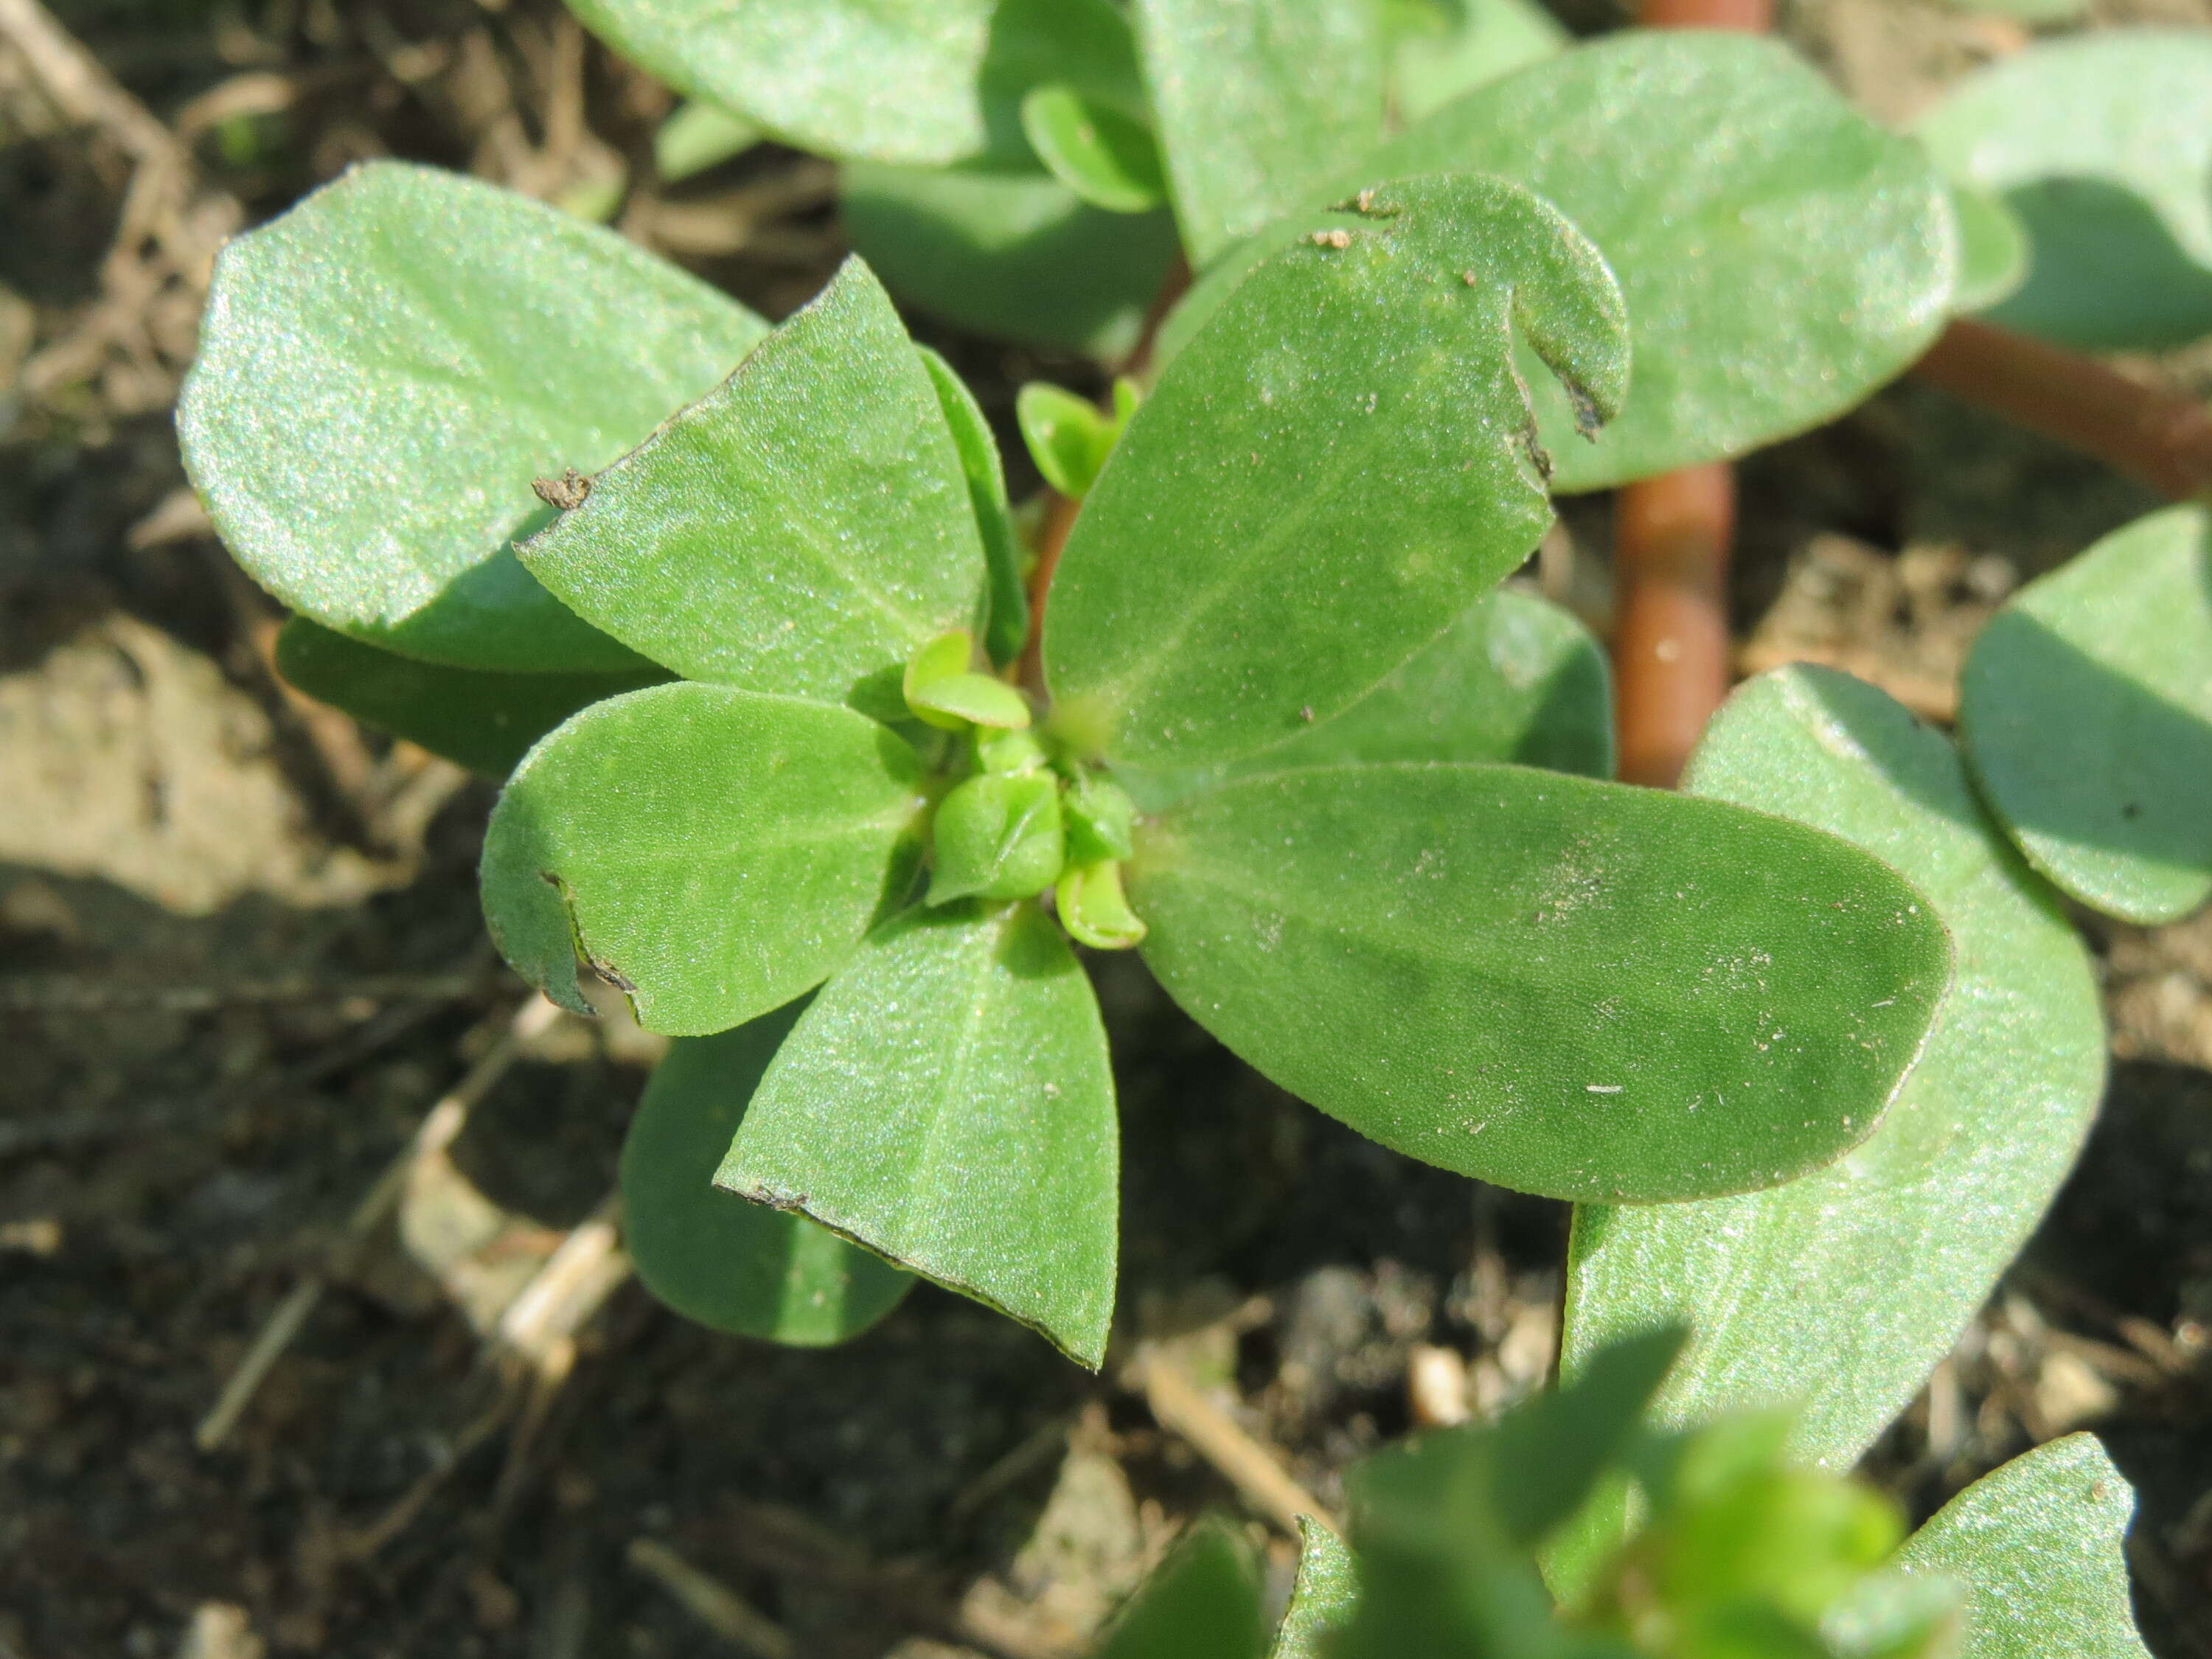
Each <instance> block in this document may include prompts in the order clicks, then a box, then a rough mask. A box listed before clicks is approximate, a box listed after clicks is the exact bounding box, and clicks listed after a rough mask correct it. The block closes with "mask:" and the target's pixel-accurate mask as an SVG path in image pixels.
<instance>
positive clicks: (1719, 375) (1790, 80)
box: [1358, 29, 1958, 490]
mask: <svg viewBox="0 0 2212 1659" xmlns="http://www.w3.org/2000/svg"><path fill="white" fill-rule="evenodd" d="M1462 167H1463V168H1467V169H1468V170H1470V171H1474V172H1480V173H1495V174H1497V175H1498V176H1499V177H1502V178H1506V179H1512V180H1514V181H1515V182H1516V183H1517V184H1521V185H1526V186H1527V187H1528V189H1530V190H1533V191H1535V192H1536V193H1537V194H1538V195H1540V196H1542V197H1545V198H1546V199H1547V200H1548V201H1550V202H1552V203H1553V204H1555V205H1556V206H1557V207H1558V208H1559V210H1560V211H1561V212H1562V213H1564V214H1565V215H1566V216H1568V217H1569V218H1570V219H1571V220H1573V221H1574V222H1575V224H1576V225H1577V227H1579V228H1580V229H1581V230H1582V232H1583V234H1585V235H1586V236H1588V237H1589V239H1590V240H1592V241H1594V242H1595V243H1596V244H1597V246H1599V247H1600V248H1601V249H1602V250H1603V251H1604V253H1605V257H1606V259H1607V262H1608V263H1609V264H1611V265H1612V267H1613V271H1614V272H1615V274H1616V275H1618V276H1619V277H1620V286H1621V291H1622V293H1623V294H1624V295H1626V301H1627V307H1628V318H1629V325H1630V330H1631V334H1632V338H1633V340H1634V342H1635V351H1636V389H1635V395H1634V396H1633V397H1632V398H1630V399H1629V402H1628V405H1627V407H1626V409H1625V410H1623V411H1622V413H1621V416H1620V420H1618V421H1617V422H1613V425H1612V426H1610V427H1609V428H1607V430H1606V431H1605V433H1604V434H1603V435H1601V436H1600V437H1599V439H1598V441H1597V442H1596V444H1595V446H1589V445H1583V444H1578V443H1573V442H1571V441H1569V437H1568V435H1569V434H1570V433H1571V431H1572V430H1573V429H1574V427H1573V411H1572V410H1571V409H1570V408H1569V407H1568V406H1567V404H1565V402H1564V401H1563V400H1562V399H1560V398H1559V397H1558V396H1557V395H1556V394H1555V393H1553V392H1552V391H1551V390H1550V388H1548V387H1547V386H1542V385H1541V384H1540V383H1539V382H1540V381H1541V377H1540V376H1536V377H1532V380H1531V383H1532V386H1534V393H1535V396H1536V397H1537V398H1538V407H1539V410H1540V411H1541V415H1542V417H1543V430H1544V435H1545V438H1546V441H1547V443H1549V444H1550V445H1551V447H1552V449H1553V454H1554V456H1555V457H1556V459H1557V460H1558V462H1559V478H1558V483H1559V488H1561V489H1569V490H1577V489H1601V488H1603V487H1605V486H1607V485H1608V484H1613V483H1620V482H1622V481H1623V480H1625V479H1629V478H1640V477H1649V476H1650V474H1652V473H1655V472H1661V471H1666V470H1667V469H1668V468H1670V467H1678V466H1686V465H1691V464H1692V463H1693V462H1698V461H1706V460H1713V459H1718V458H1721V457H1723V456H1728V455H1735V454H1740V453H1742V452H1743V451H1745V450H1747V449H1750V448H1753V447H1755V446H1757V445H1759V444H1764V443H1771V442H1772V441H1774V440H1775V439H1777V438H1781V437H1785V436H1787V435H1790V434H1791V433H1794V432H1802V431H1803V430H1805V429H1806V428H1808V427H1813V426H1817V425H1819V424H1820V422H1823V421H1826V420H1827V419H1829V418H1831V417H1832V416H1835V415H1838V414H1840V413H1842V412H1843V411H1844V410H1847V409H1850V408H1851V407H1852V406H1853V405H1855V404H1858V403H1859V402H1861V401H1862V400H1863V398H1865V397H1866V395H1867V393H1868V392H1871V391H1872V390H1873V389H1874V388H1875V387H1876V386H1880V385H1881V383H1882V382H1883V381H1885V380H1889V379H1890V378H1892V377H1893V376H1894V375H1896V374H1900V373H1902V372H1903V371H1904V370H1905V368H1907V367H1908V366H1910V365H1911V362H1913V361H1914V360H1915V359H1916V358H1917V357H1918V356H1920V354H1921V352H1922V351H1923V349H1926V347H1927V345H1928V343H1929V342H1930V341H1931V340H1933V339H1934V338H1935V337H1936V331H1937V330H1938V329H1940V328H1941V327H1942V325H1943V322H1944V320H1945V318H1946V317H1947V315H1948V307H1949V301H1950V297H1951V289H1952V285H1953V283H1954V282H1955V281H1956V279H1957V259H1958V254H1957V249H1956V247H1955V246H1954V244H1955V237H1956V232H1955V230H1954V224H1953V220H1952V216H1951V213H1950V209H1949V204H1948V201H1947V200H1946V197H1945V191H1944V186H1943V182H1942V179H1940V178H1939V177H1938V176H1937V175H1936V172H1935V170H1934V168H1933V167H1930V166H1929V162H1928V160H1927V158H1926V157H1925V156H1924V155H1923V154H1922V152H1921V150H1920V149H1919V147H1918V146H1917V145H1916V144H1914V143H1912V142H1911V140H1910V139H1905V138H1899V137H1896V136H1894V135H1893V134H1890V133H1887V132H1884V131H1881V129H1880V128H1878V127H1876V126H1875V125H1873V123H1871V122H1869V120H1868V119H1867V118H1865V117H1864V116H1863V115H1861V114H1859V113H1858V112H1857V111H1856V110H1854V109H1853V108H1852V107H1851V106H1850V105H1849V104H1847V103H1845V102H1844V100H1842V99H1841V98H1840V97H1838V95H1837V94H1835V92H1834V91H1833V90H1832V89H1831V88H1830V87H1829V86H1828V84H1827V82H1825V81H1823V80H1822V79H1821V78H1820V76H1819V75H1818V74H1816V73H1815V72H1814V70H1812V69H1811V68H1810V67H1809V66H1808V65H1807V64H1804V63H1803V62H1802V61H1801V60H1799V59H1798V58H1796V57H1795V56H1793V55H1792V54H1791V53H1790V51H1789V50H1788V48H1786V47H1784V46H1781V45H1780V44H1779V43H1778V42H1775V41H1771V40H1757V39H1754V38H1752V37H1750V36H1746V35H1736V34H1729V33H1722V32H1719V31H1717V30H1703V29H1699V30H1679V31H1667V32H1662V33H1649V34H1640V33H1631V34H1625V35H1620V36H1616V37H1614V38H1613V39H1611V40H1604V41H1601V42H1599V43H1597V44H1595V45H1593V46H1581V47H1578V48H1577V49H1576V50H1574V51H1572V52H1568V53H1566V54H1565V55H1564V56H1562V57H1559V58H1553V59H1551V60H1550V61H1549V62H1547V63H1542V64H1536V65H1534V67H1532V68H1529V69H1525V70H1520V71H1518V72H1517V73H1516V74H1514V75H1511V76H1507V77H1506V78H1504V80H1501V81H1497V82H1492V83H1491V84H1490V85H1489V86H1486V87H1484V88H1480V90H1478V91H1476V92H1474V93H1471V94H1468V96H1467V97H1465V98H1462V99H1461V100H1459V101H1458V102H1456V103H1453V104H1449V105H1447V106H1445V107H1443V109H1440V110H1438V111H1437V112H1436V113H1435V114H1433V115H1431V116H1430V117H1429V118H1427V119H1426V120H1424V121H1421V122H1419V123H1418V124H1416V125H1414V126H1413V127H1411V128H1409V129H1408V130H1407V131H1406V132H1405V133H1403V134H1401V136H1400V137H1397V138H1396V139H1394V140H1393V141H1392V142H1391V143H1389V144H1388V145H1387V146H1385V147H1384V148H1383V151H1382V152H1381V154H1380V155H1377V156H1376V157H1375V158H1374V159H1373V160H1372V161H1370V162H1369V163H1367V164H1365V165H1364V166H1363V167H1360V168H1359V169H1358V173H1359V176H1360V177H1361V178H1362V179H1370V178H1385V177H1389V176H1391V175H1392V174H1401V173H1434V172H1437V171H1441V170H1443V169H1447V168H1462Z"/></svg>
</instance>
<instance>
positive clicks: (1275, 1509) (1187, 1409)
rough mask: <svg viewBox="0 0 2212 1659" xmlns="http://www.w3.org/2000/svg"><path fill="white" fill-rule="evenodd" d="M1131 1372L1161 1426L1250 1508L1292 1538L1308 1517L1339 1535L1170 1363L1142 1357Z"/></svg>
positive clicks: (1331, 1519)
mask: <svg viewBox="0 0 2212 1659" xmlns="http://www.w3.org/2000/svg"><path fill="white" fill-rule="evenodd" d="M1135 1372H1136V1376H1135V1381H1136V1383H1137V1386H1138V1387H1139V1388H1140V1389H1143V1390H1144V1395H1145V1403H1146V1405H1147V1406H1149V1407H1152V1415H1153V1416H1154V1417H1155V1418H1157V1419H1158V1420H1159V1425H1160V1426H1161V1427H1162V1428H1164V1429H1165V1430H1167V1431H1169V1432H1170V1434H1176V1435H1181V1436H1182V1438H1183V1439H1184V1440H1186V1441H1188V1443H1189V1444H1190V1448H1191V1449H1192V1450H1193V1451H1194V1452H1196V1453H1197V1454H1198V1455H1200V1457H1203V1458H1204V1459H1205V1460H1206V1462H1208V1463H1211V1464H1212V1466H1213V1467H1214V1468H1215V1470H1216V1471H1217V1472H1218V1473H1219V1474H1221V1476H1222V1477H1223V1478H1224V1479H1225V1480H1227V1481H1228V1482H1229V1484H1230V1485H1231V1486H1234V1487H1236V1488H1237V1492H1238V1493H1239V1494H1240V1495H1241V1496H1242V1497H1243V1498H1244V1500H1245V1502H1247V1503H1249V1504H1251V1505H1252V1507H1253V1508H1254V1509H1255V1510H1259V1512H1260V1513H1261V1514H1262V1515H1264V1516H1267V1518H1268V1519H1269V1520H1270V1521H1273V1522H1274V1523H1275V1524H1276V1525H1277V1526H1279V1527H1280V1528H1282V1529H1283V1530H1284V1531H1285V1532H1286V1533H1288V1534H1290V1535H1291V1537H1293V1538H1295V1537H1297V1535H1298V1517H1299V1516H1312V1517H1313V1518H1314V1519H1315V1520H1316V1521H1318V1522H1321V1523H1322V1525H1323V1526H1325V1527H1328V1528H1329V1529H1330V1530H1331V1531H1339V1530H1341V1523H1340V1522H1339V1521H1338V1520H1337V1519H1336V1518H1335V1516H1332V1515H1331V1514H1330V1513H1329V1512H1328V1510H1326V1509H1324V1508H1323V1507H1322V1504H1321V1502H1320V1500H1319V1499H1317V1498H1315V1497H1314V1495H1313V1494H1312V1493H1311V1492H1308V1491H1307V1490H1306V1489H1305V1488H1304V1486H1300V1485H1298V1483H1297V1481H1296V1480H1292V1479H1291V1475H1290V1474H1289V1472H1288V1471H1287V1470H1285V1468H1283V1466H1282V1464H1281V1463H1280V1462H1277V1461H1276V1458H1275V1455H1274V1454H1273V1452H1271V1451H1269V1450H1268V1449H1267V1448H1266V1447H1265V1446H1263V1445H1261V1443H1259V1442H1258V1441H1257V1440H1255V1439H1254V1438H1253V1437H1251V1436H1250V1435H1249V1434H1247V1433H1246V1432H1245V1431H1244V1429H1243V1426H1242V1425H1240V1424H1238V1423H1237V1420H1236V1419H1234V1418H1232V1417H1231V1416H1230V1415H1229V1414H1228V1413H1226V1412H1225V1411H1223V1410H1222V1409H1221V1408H1220V1407H1218V1406H1216V1405H1215V1404H1214V1403H1213V1402H1212V1401H1211V1400H1208V1399H1207V1398H1206V1395H1204V1394H1203V1393H1202V1392H1200V1389H1198V1387H1197V1386H1196V1385H1195V1384H1194V1383H1192V1382H1191V1380H1190V1378H1189V1377H1188V1376H1185V1375H1184V1374H1183V1373H1182V1371H1181V1370H1178V1369H1177V1368H1176V1365H1175V1364H1173V1363H1172V1362H1171V1361H1168V1360H1164V1359H1162V1358H1160V1357H1159V1356H1158V1355H1157V1354H1155V1355H1151V1356H1147V1357H1146V1358H1143V1359H1141V1360H1139V1362H1138V1364H1137V1366H1136V1367H1135Z"/></svg>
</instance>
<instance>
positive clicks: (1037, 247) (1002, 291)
mask: <svg viewBox="0 0 2212 1659" xmlns="http://www.w3.org/2000/svg"><path fill="white" fill-rule="evenodd" d="M837 207H838V217H839V218H840V219H842V221H843V222H844V226H845V234H847V235H848V236H849V237H851V238H852V241H853V247H854V251H855V252H858V253H860V255H862V256H863V257H864V258H866V260H867V261H868V263H869V264H871V265H872V266H874V267H875V269H876V270H877V272H878V274H879V275H880V276H882V277H883V279H884V284H885V285H886V286H887V287H889V288H890V290H891V292H892V293H894V294H896V295H898V296H899V300H900V301H901V302H902V304H905V305H908V306H912V307H915V309H916V310H918V311H923V312H927V313H929V315H931V316H933V317H936V318H939V319H943V320H944V321H945V322H948V323H951V324H953V325H955V326H957V327H959V328H964V329H969V330H971V331H974V332H975V333H978V334H981V335H986V336H987V337H990V338H992V339H998V340H1018V341H1020V342H1022V343H1024V344H1026V345H1042V346H1056V347H1059V348H1060V349H1063V350H1069V351H1085V352H1089V353H1090V354H1091V355H1092V356H1096V357H1100V358H1104V359H1109V360H1112V359H1118V358H1120V357H1121V356H1124V355H1125V354H1126V353H1127V351H1128V349H1129V348H1130V347H1132V346H1133V345H1134V344H1135V343H1136V342H1137V334H1138V331H1139V329H1141V328H1142V327H1143V326H1144V321H1145V313H1146V309H1147V308H1148V307H1150V306H1151V304H1152V296H1153V295H1154V294H1156V293H1157V292H1158V290H1159V286H1160V283H1161V281H1162V280H1163V279H1164V277H1165V276H1166V275H1167V273H1168V270H1169V267H1170V266H1171V265H1172V264H1174V263H1175V258H1176V230H1175V219H1174V217H1173V216H1172V215H1170V214H1169V213H1168V212H1167V211H1165V210H1159V211H1158V212H1153V213H1146V214H1137V215H1131V214H1126V213H1109V212H1107V211H1106V210H1105V209H1103V208H1095V207H1092V206H1091V204H1089V203H1087V202H1085V201H1084V200H1083V199H1082V198H1081V197H1079V196H1077V195H1076V194H1075V192H1074V191H1072V190H1070V189H1068V187H1067V186H1066V185H1063V184H1061V183H1060V180H1059V179H1054V178H1052V177H1050V176H1048V175H1047V174H1044V173H982V172H969V171H963V170H961V169H958V168H946V167H879V166H877V165H875V164H873V163H870V162H854V164H853V165H851V166H850V167H846V168H844V169H843V171H842V174H841V175H840V178H839V180H838V195H837Z"/></svg>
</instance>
